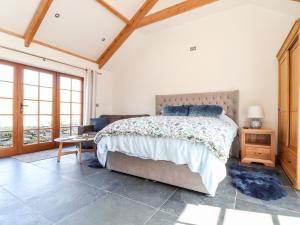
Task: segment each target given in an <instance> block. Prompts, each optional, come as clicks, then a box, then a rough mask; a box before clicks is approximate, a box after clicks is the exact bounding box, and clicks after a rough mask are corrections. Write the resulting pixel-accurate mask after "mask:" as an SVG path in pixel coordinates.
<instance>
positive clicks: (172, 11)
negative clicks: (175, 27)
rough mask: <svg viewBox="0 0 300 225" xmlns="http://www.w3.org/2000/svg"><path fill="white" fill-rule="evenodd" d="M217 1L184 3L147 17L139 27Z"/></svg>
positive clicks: (196, 0) (206, 0)
mask: <svg viewBox="0 0 300 225" xmlns="http://www.w3.org/2000/svg"><path fill="white" fill-rule="evenodd" d="M216 1H218V0H186V1H184V2H181V3H178V4H176V5H173V6H170V7H168V8H166V9H162V10H160V11H158V12H155V13H152V14H150V15H148V16H145V17H144V18H143V19H142V21H141V22H140V23H139V25H138V27H143V26H146V25H149V24H152V23H155V22H158V21H161V20H164V19H167V18H170V17H173V16H176V15H178V14H181V13H184V12H187V11H190V10H192V9H195V8H198V7H201V6H204V5H207V4H210V3H213V2H216Z"/></svg>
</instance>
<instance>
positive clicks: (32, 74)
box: [24, 69, 39, 85]
mask: <svg viewBox="0 0 300 225" xmlns="http://www.w3.org/2000/svg"><path fill="white" fill-rule="evenodd" d="M24 84H32V85H38V84H39V73H38V72H37V71H33V70H28V69H25V70H24Z"/></svg>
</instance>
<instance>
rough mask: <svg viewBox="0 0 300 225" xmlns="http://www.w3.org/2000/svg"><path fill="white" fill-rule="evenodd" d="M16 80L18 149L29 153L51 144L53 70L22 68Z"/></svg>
mask: <svg viewBox="0 0 300 225" xmlns="http://www.w3.org/2000/svg"><path fill="white" fill-rule="evenodd" d="M20 83H21V85H20V89H19V90H20V92H19V93H20V95H19V97H20V101H19V104H18V106H19V110H18V111H19V114H20V115H19V117H20V125H21V126H20V129H19V130H20V139H19V142H20V143H19V144H20V147H19V148H20V149H22V152H32V151H36V150H43V149H49V148H53V147H55V143H54V139H53V137H54V136H55V137H56V136H57V134H56V133H55V131H56V130H57V129H56V124H57V121H56V119H57V116H56V114H57V112H56V92H55V91H54V90H56V88H55V85H56V73H53V72H49V71H44V70H41V69H35V68H30V67H24V68H23V69H22V73H21V79H20Z"/></svg>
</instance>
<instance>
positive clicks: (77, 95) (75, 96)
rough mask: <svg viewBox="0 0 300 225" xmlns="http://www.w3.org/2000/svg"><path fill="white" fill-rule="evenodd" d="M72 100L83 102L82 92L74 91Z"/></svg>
mask: <svg viewBox="0 0 300 225" xmlns="http://www.w3.org/2000/svg"><path fill="white" fill-rule="evenodd" d="M72 102H78V103H80V102H81V93H80V92H77V91H72Z"/></svg>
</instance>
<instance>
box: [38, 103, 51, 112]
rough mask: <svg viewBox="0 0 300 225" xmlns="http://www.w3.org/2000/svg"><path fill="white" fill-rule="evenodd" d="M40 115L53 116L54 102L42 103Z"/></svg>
mask: <svg viewBox="0 0 300 225" xmlns="http://www.w3.org/2000/svg"><path fill="white" fill-rule="evenodd" d="M40 114H52V102H40Z"/></svg>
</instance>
